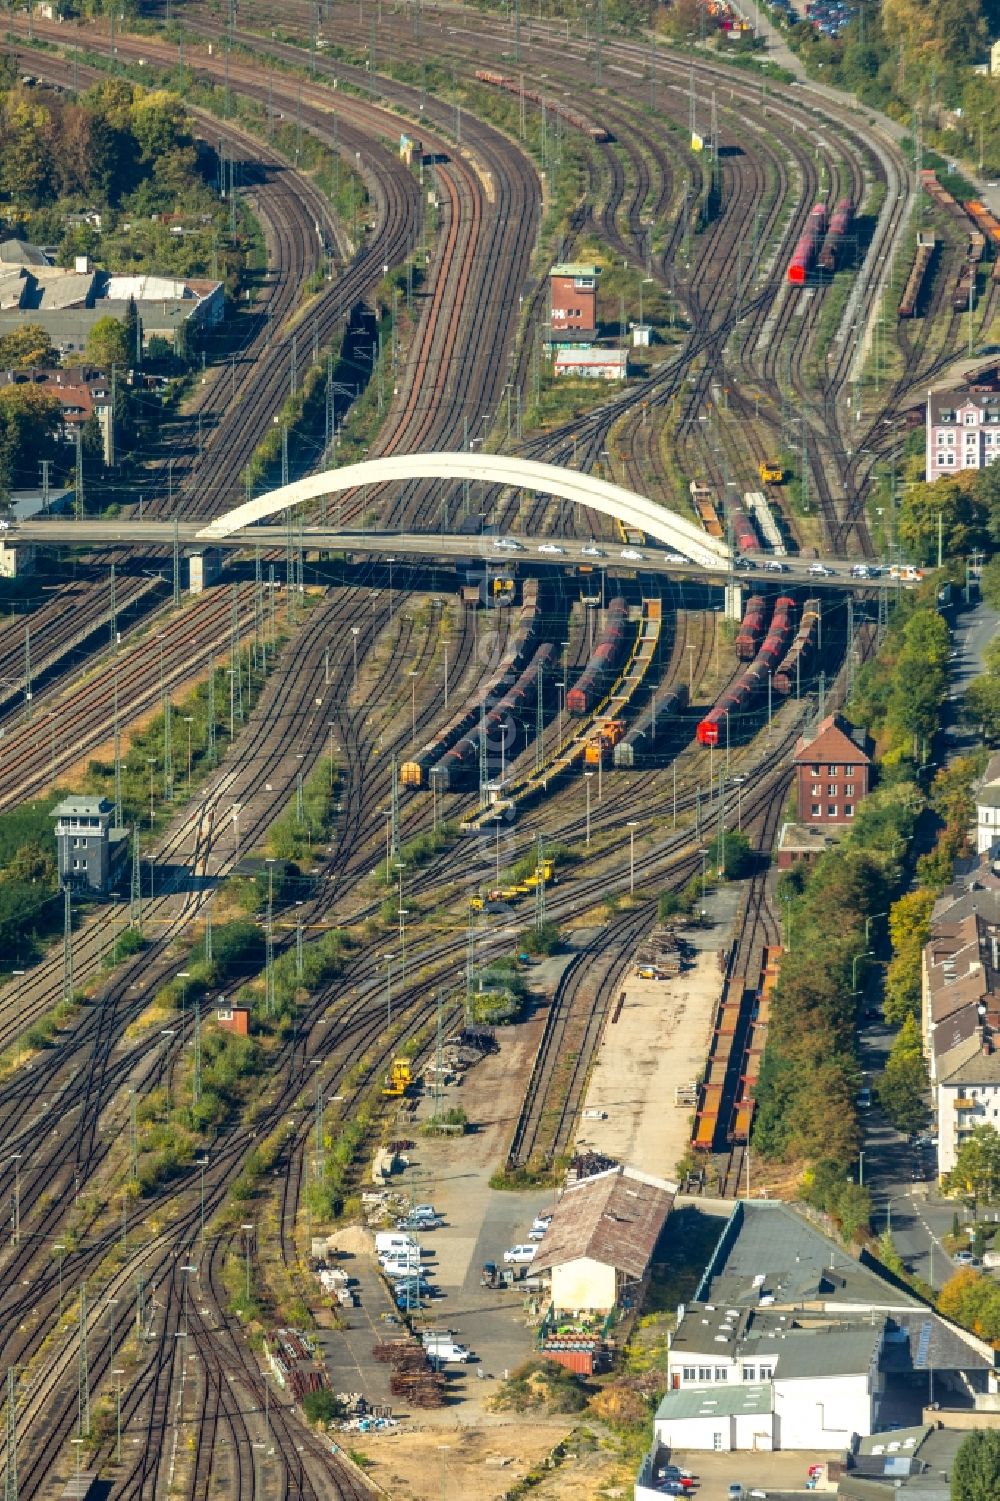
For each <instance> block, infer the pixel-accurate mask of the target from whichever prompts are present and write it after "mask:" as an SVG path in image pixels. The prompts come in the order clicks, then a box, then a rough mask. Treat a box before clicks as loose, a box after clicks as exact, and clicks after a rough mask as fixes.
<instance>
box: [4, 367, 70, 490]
mask: <svg viewBox="0 0 1000 1501" xmlns="http://www.w3.org/2000/svg"><path fill="white" fill-rule="evenodd" d="M61 427H62V408H61V407H60V405H59V399H58V397H56V396H50V395H47V394H46V393H45V392H44V391H40V390H39V389H38V388H37V387H36V386H5V387H4V388H3V389H2V390H0V495H3V496H7V495H9V494H10V491H11V489H12V488H13V487H14V485H15V484H17V483H26V482H28V481H30V482H31V483H34V484H37V482H38V463H39V461H40V460H41V459H47V458H54V457H55V456H56V451H57V435H58V433H59V431H60V429H61Z"/></svg>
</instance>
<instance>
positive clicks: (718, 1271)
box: [695, 1199, 923, 1308]
mask: <svg viewBox="0 0 1000 1501" xmlns="http://www.w3.org/2000/svg"><path fill="white" fill-rule="evenodd" d="M695 1299H696V1300H697V1301H698V1302H699V1303H718V1304H730V1305H732V1306H735V1307H751V1308H754V1307H760V1306H761V1305H762V1304H763V1306H765V1307H767V1306H771V1305H772V1304H773V1305H775V1306H783V1307H789V1306H791V1307H795V1306H801V1305H803V1304H809V1303H812V1304H828V1303H833V1304H836V1303H844V1304H852V1305H861V1306H866V1307H867V1306H869V1305H870V1306H872V1307H874V1308H906V1307H922V1306H923V1305H922V1304H921V1302H920V1300H919V1298H917V1297H915V1296H914V1295H913V1294H912V1293H909V1292H907V1291H906V1290H904V1289H903V1288H900V1287H897V1286H896V1285H895V1284H894V1283H892V1282H890V1281H889V1280H888V1279H886V1278H883V1277H882V1276H880V1275H879V1274H878V1272H877V1271H876V1270H875V1269H874V1267H871V1266H866V1265H865V1264H864V1263H863V1262H861V1261H857V1260H855V1259H854V1257H852V1256H849V1255H848V1253H847V1252H846V1251H844V1250H843V1249H842V1248H841V1247H840V1246H839V1245H838V1244H837V1243H836V1242H835V1241H833V1240H830V1239H829V1238H828V1237H827V1236H825V1235H823V1234H822V1233H821V1232H820V1231H819V1230H817V1229H816V1228H815V1227H814V1226H813V1225H810V1224H809V1222H808V1220H806V1218H805V1217H804V1216H803V1215H801V1214H799V1213H797V1212H796V1210H794V1209H793V1208H791V1206H789V1205H787V1204H779V1203H777V1202H772V1201H770V1200H766V1199H749V1200H747V1199H741V1200H740V1201H739V1202H738V1204H737V1205H736V1206H735V1207H734V1209H733V1213H732V1215H731V1217H730V1219H729V1222H728V1223H727V1226H726V1229H725V1231H724V1232H723V1234H722V1236H721V1237H720V1240H719V1244H718V1245H717V1247H716V1249H715V1252H714V1253H713V1255H712V1258H711V1260H710V1261H709V1264H708V1266H707V1267H706V1269H705V1273H704V1276H703V1277H702V1280H701V1283H700V1285H699V1286H698V1288H697V1290H696V1292H695Z"/></svg>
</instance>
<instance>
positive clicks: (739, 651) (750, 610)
mask: <svg viewBox="0 0 1000 1501" xmlns="http://www.w3.org/2000/svg"><path fill="white" fill-rule="evenodd" d="M766 625H767V600H766V599H765V598H764V596H763V594H751V596H750V598H749V599H748V600H747V607H746V610H745V611H744V612H743V620H742V622H741V624H740V629H739V634H738V635H737V637H736V656H737V658H738V659H739V661H741V662H752V661H753V659H754V657H755V656H756V655H757V653H758V652H759V651H760V643H761V642H762V641H763V639H764V628H765V626H766Z"/></svg>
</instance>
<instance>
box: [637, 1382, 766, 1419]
mask: <svg viewBox="0 0 1000 1501" xmlns="http://www.w3.org/2000/svg"><path fill="white" fill-rule="evenodd" d="M770 1411H771V1385H770V1382H766V1383H765V1384H764V1385H760V1384H759V1383H757V1384H755V1383H753V1382H749V1381H748V1382H746V1384H745V1385H744V1384H742V1383H741V1384H739V1385H726V1384H724V1383H720V1384H719V1385H718V1386H706V1387H690V1386H689V1387H681V1389H680V1391H676V1392H667V1394H666V1396H665V1397H664V1398H663V1401H662V1402H661V1403H660V1405H659V1407H658V1408H657V1409H656V1422H657V1423H670V1422H674V1423H676V1422H679V1421H680V1420H681V1419H682V1418H729V1417H734V1416H735V1417H748V1416H749V1417H758V1416H760V1415H761V1414H762V1413H769V1412H770Z"/></svg>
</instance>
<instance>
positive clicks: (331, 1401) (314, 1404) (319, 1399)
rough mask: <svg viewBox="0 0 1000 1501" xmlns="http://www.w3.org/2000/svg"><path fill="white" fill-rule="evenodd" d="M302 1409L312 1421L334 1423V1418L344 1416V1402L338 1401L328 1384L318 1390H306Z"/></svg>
mask: <svg viewBox="0 0 1000 1501" xmlns="http://www.w3.org/2000/svg"><path fill="white" fill-rule="evenodd" d="M302 1410H303V1411H304V1413H305V1415H306V1417H307V1418H308V1419H309V1421H310V1423H332V1422H333V1420H334V1418H341V1417H343V1415H344V1404H343V1403H342V1402H338V1401H337V1398H336V1397H335V1396H334V1395H333V1392H332V1391H331V1390H330V1388H329V1387H328V1386H321V1387H320V1388H319V1390H318V1391H314V1392H306V1394H305V1396H304V1397H303V1398H302Z"/></svg>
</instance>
